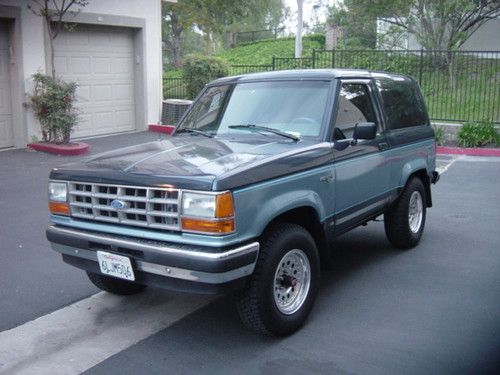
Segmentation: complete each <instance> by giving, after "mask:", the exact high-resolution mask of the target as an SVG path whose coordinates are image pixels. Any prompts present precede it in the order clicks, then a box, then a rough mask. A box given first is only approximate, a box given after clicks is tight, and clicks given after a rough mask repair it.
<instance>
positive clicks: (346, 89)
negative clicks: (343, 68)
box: [334, 83, 377, 140]
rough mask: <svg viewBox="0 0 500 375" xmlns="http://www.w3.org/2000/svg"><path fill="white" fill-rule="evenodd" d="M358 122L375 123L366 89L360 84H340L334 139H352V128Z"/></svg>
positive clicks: (368, 93)
mask: <svg viewBox="0 0 500 375" xmlns="http://www.w3.org/2000/svg"><path fill="white" fill-rule="evenodd" d="M360 122H374V123H377V117H376V115H375V110H374V108H373V103H372V101H371V99H370V92H369V90H368V87H367V86H366V85H365V84H362V83H342V86H341V89H340V95H339V104H338V111H337V119H336V121H335V131H334V139H336V140H339V139H345V138H352V134H353V131H354V126H356V124H357V123H360Z"/></svg>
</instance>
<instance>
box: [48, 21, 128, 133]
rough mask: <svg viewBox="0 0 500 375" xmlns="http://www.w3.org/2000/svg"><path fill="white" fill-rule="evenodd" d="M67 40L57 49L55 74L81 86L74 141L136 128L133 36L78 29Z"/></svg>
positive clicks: (112, 29) (111, 29)
mask: <svg viewBox="0 0 500 375" xmlns="http://www.w3.org/2000/svg"><path fill="white" fill-rule="evenodd" d="M62 35H63V36H64V37H63V38H61V40H60V41H58V42H57V43H56V48H55V53H56V58H57V61H58V62H57V65H56V72H57V74H58V75H61V76H62V78H63V79H64V80H66V81H76V82H77V83H78V88H77V92H76V96H77V99H76V107H77V109H78V110H79V112H80V118H81V119H82V120H81V123H80V124H79V126H77V127H76V128H75V131H74V133H73V136H74V137H83V136H90V135H99V134H108V133H115V132H121V131H127V130H133V129H135V99H134V92H135V82H134V58H133V57H134V52H133V51H134V50H133V35H132V31H131V30H130V29H126V28H117V27H106V26H91V25H78V26H77V28H76V29H75V31H72V32H68V31H64V32H63V33H62ZM57 39H59V37H58V38H57ZM57 39H56V40H57ZM58 67H59V68H58ZM118 119H120V120H118ZM125 120H126V121H125Z"/></svg>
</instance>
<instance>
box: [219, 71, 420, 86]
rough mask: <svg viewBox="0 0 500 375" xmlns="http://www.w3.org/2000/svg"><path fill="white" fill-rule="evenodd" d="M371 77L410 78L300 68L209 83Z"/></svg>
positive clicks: (234, 77)
mask: <svg viewBox="0 0 500 375" xmlns="http://www.w3.org/2000/svg"><path fill="white" fill-rule="evenodd" d="M373 77H385V78H389V79H390V78H393V79H394V78H399V79H401V78H403V79H411V77H409V76H406V75H403V74H396V73H388V72H382V71H371V70H364V69H300V70H279V71H272V72H261V73H251V74H242V75H237V76H231V77H223V78H219V79H217V80H215V81H213V82H211V84H221V83H236V82H247V81H261V80H275V79H276V80H279V79H328V80H331V79H336V78H373Z"/></svg>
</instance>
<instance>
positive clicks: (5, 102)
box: [0, 83, 12, 115]
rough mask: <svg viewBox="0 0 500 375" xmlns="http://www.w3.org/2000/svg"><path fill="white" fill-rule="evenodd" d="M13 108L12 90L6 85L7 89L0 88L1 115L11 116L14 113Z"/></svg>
mask: <svg viewBox="0 0 500 375" xmlns="http://www.w3.org/2000/svg"><path fill="white" fill-rule="evenodd" d="M0 85H1V83H0ZM11 108H12V106H11V97H10V89H9V87H7V85H5V87H4V86H2V87H0V115H10V114H11V113H12V110H11Z"/></svg>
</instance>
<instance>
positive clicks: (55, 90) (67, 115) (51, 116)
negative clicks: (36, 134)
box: [28, 73, 78, 143]
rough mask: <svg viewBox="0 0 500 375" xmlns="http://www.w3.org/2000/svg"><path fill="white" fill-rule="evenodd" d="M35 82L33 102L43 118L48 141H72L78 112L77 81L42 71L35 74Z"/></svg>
mask: <svg viewBox="0 0 500 375" xmlns="http://www.w3.org/2000/svg"><path fill="white" fill-rule="evenodd" d="M33 82H34V84H35V86H34V89H33V94H31V95H29V97H28V98H29V103H30V106H31V108H32V109H33V112H34V113H35V117H36V118H37V119H38V121H40V125H41V128H42V137H43V138H42V140H43V141H44V142H54V143H68V142H69V139H70V135H71V131H72V130H73V127H74V126H75V125H76V124H77V122H78V113H77V111H76V109H75V108H74V106H73V103H74V101H75V91H76V88H77V84H76V83H75V82H64V81H62V80H61V79H58V78H52V77H51V76H47V75H44V74H41V73H36V74H33Z"/></svg>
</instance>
